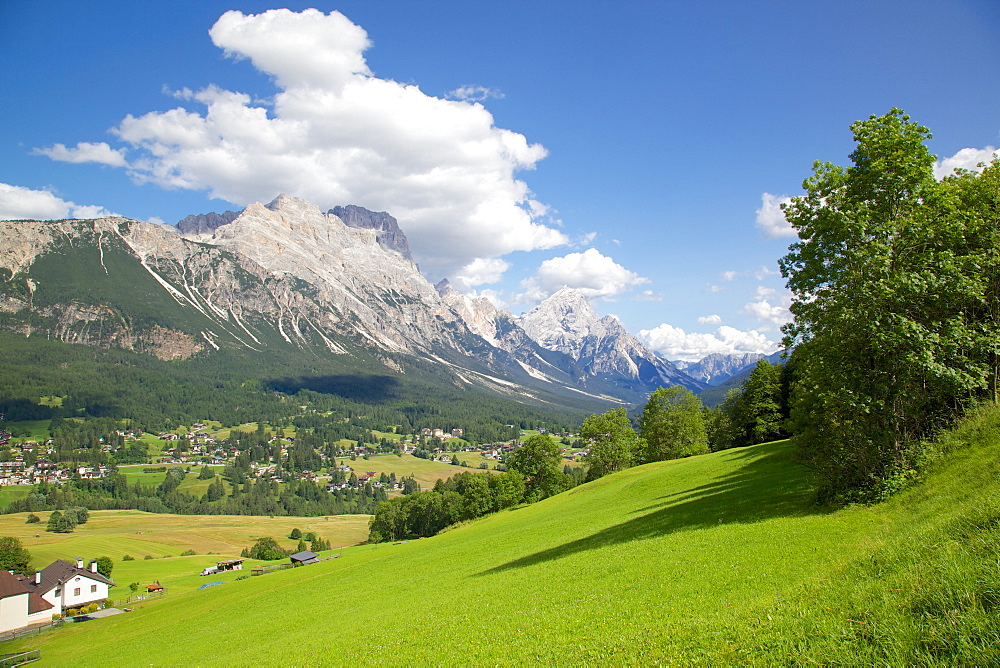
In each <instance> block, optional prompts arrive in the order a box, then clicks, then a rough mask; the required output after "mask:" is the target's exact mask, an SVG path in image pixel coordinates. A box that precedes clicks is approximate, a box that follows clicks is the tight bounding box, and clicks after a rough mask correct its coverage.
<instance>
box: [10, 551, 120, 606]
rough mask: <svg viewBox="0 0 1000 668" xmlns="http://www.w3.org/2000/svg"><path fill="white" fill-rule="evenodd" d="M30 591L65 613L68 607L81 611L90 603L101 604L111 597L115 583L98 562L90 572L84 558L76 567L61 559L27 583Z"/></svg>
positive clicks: (93, 562) (78, 560) (77, 561)
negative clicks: (105, 574)
mask: <svg viewBox="0 0 1000 668" xmlns="http://www.w3.org/2000/svg"><path fill="white" fill-rule="evenodd" d="M24 584H25V585H27V587H28V589H29V590H30V591H33V592H35V593H36V594H38V595H39V596H41V597H42V598H43V599H45V600H46V601H48V602H49V603H51V604H52V605H53V606H55V607H56V608H58V609H57V610H56V611H54V612H60V613H61V612H63V611H64V610H66V609H67V608H79V607H80V606H82V605H88V604H90V603H100V602H101V601H104V600H105V599H106V598H107V597H108V588H110V587H114V586H115V583H114V581H112V580H109V579H108V578H106V577H104V576H103V575H101V574H100V573H98V572H97V561H96V560H93V561H91V562H90V569H89V570H88V569H86V568H84V567H83V559H77V560H76V565H73V564H71V563H70V562H68V561H63V560H62V559H58V560H56V561H53V562H52V563H51V564H49V565H48V566H46V567H45V568H43V569H42V570H40V571H38V572H37V573H35V577H34V578H33V579H29V580H24Z"/></svg>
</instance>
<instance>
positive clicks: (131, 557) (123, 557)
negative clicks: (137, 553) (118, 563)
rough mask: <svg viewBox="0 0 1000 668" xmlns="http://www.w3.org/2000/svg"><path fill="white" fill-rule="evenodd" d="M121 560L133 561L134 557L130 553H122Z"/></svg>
mask: <svg viewBox="0 0 1000 668" xmlns="http://www.w3.org/2000/svg"><path fill="white" fill-rule="evenodd" d="M122 561H135V557H133V556H132V555H131V554H125V555H122Z"/></svg>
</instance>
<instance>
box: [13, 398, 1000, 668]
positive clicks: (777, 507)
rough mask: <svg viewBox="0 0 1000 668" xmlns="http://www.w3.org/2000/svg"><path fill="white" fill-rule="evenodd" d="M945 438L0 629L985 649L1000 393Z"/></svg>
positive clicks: (229, 646)
mask: <svg viewBox="0 0 1000 668" xmlns="http://www.w3.org/2000/svg"><path fill="white" fill-rule="evenodd" d="M946 445H947V447H948V448H951V452H950V454H949V456H948V457H947V458H946V459H943V460H942V462H943V463H941V464H939V465H938V466H937V467H936V469H935V470H933V471H931V472H930V473H929V474H928V478H927V481H926V482H925V483H924V484H921V485H919V486H916V487H914V488H911V489H910V490H908V491H906V492H904V493H902V494H900V495H898V496H897V497H896V498H894V499H892V500H890V501H888V502H886V503H884V504H882V505H880V506H876V507H851V508H845V509H839V510H830V509H824V508H820V507H817V506H815V505H814V504H813V489H812V486H811V482H810V479H809V476H808V475H807V473H806V472H805V471H804V470H803V469H802V468H800V467H799V466H798V465H796V464H795V463H794V462H793V460H792V453H793V448H792V446H791V444H789V443H787V442H779V443H773V444H766V445H762V446H755V447H751V448H745V449H741V450H731V451H726V452H722V453H718V454H713V455H706V456H701V457H694V458H691V459H686V460H678V461H672V462H664V463H659V464H652V465H647V466H642V467H638V468H634V469H630V470H627V471H624V472H621V473H617V474H614V475H612V476H609V477H607V478H604V479H602V480H599V481H597V482H595V483H590V484H588V485H584V486H581V487H577V488H575V489H573V490H570V491H569V492H566V493H563V494H561V495H558V496H556V497H554V498H551V499H548V500H546V501H544V502H541V503H538V504H535V505H532V506H528V507H524V508H519V509H516V510H513V511H509V512H505V513H501V514H498V515H495V516H492V517H489V518H485V519H483V520H481V521H478V522H475V523H472V524H469V525H466V526H463V527H459V528H457V529H454V530H452V531H449V532H446V533H444V534H441V535H439V536H436V537H434V538H429V539H424V540H419V541H413V542H408V543H404V544H400V545H388V544H383V545H377V546H359V547H355V548H350V549H348V550H345V551H344V556H343V557H342V558H341V559H337V560H334V561H330V562H325V563H322V564H318V565H314V566H308V567H305V568H300V569H295V570H291V571H284V572H281V573H276V574H272V575H267V576H264V577H260V578H250V579H247V580H243V581H240V582H231V583H227V584H226V585H225V586H220V587H212V588H209V589H206V590H203V591H197V590H192V591H187V592H180V593H177V594H176V595H172V596H170V597H168V599H165V600H163V601H159V602H154V603H149V604H147V605H146V606H145V607H142V608H140V609H138V610H137V611H136V612H134V613H131V614H128V615H119V616H117V617H114V618H110V619H106V620H101V621H97V622H90V623H87V624H83V625H79V626H73V627H68V628H66V629H63V630H60V631H57V632H53V633H50V634H47V635H45V636H42V637H39V638H34V639H28V640H25V641H18V642H17V643H8V644H5V646H4V648H3V649H4V651H14V649H16V648H31V647H41V649H42V657H43V661H44V662H45V663H47V664H49V665H67V664H70V663H72V662H74V660H75V659H76V658H77V657H79V656H80V655H81V654H80V653H81V651H82V649H81V648H86V650H85V651H86V655H87V657H88V660H89V661H92V662H94V663H95V664H102V665H131V664H135V663H137V662H138V661H139V660H141V661H142V663H143V664H146V663H148V664H150V665H260V664H264V665H343V664H354V663H364V664H370V663H386V664H390V665H424V664H441V665H448V664H460V665H468V664H490V665H494V664H510V663H518V664H542V663H546V664H591V665H593V664H622V663H625V664H639V663H641V664H656V663H661V664H668V665H676V664H706V665H801V664H812V663H821V664H850V665H871V664H890V665H899V664H914V663H915V664H951V665H954V664H956V663H958V664H961V663H966V664H981V665H985V664H993V665H995V664H997V663H998V662H1000V653H998V649H997V648H998V647H1000V643H998V640H1000V636H998V631H1000V621H998V619H997V615H996V612H997V608H998V607H1000V590H998V588H997V584H996V583H997V582H1000V565H998V561H997V558H996V554H997V552H998V547H1000V520H998V518H1000V476H998V473H1000V413H997V412H992V413H990V414H985V415H982V416H979V417H978V418H976V419H975V420H973V421H970V422H969V423H968V424H967V425H965V426H964V427H963V428H962V429H961V430H959V431H958V432H956V433H955V434H953V435H951V436H950V437H949V440H948V441H947V444H946ZM175 638H183V639H184V642H183V643H180V642H166V643H165V642H164V639H175ZM139 648H159V649H139Z"/></svg>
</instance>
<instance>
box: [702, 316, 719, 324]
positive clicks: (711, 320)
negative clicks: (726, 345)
mask: <svg viewBox="0 0 1000 668" xmlns="http://www.w3.org/2000/svg"><path fill="white" fill-rule="evenodd" d="M698 324H699V325H721V324H722V316H720V315H703V316H701V317H699V318H698Z"/></svg>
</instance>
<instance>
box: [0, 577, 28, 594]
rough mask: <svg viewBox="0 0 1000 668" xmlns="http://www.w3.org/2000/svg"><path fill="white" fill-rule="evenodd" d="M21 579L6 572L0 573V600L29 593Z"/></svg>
mask: <svg viewBox="0 0 1000 668" xmlns="http://www.w3.org/2000/svg"><path fill="white" fill-rule="evenodd" d="M30 591H31V590H30V589H28V588H27V587H26V586H25V585H24V582H22V581H21V578H20V577H18V576H17V575H14V574H13V573H10V572H8V571H0V598H7V597H8V596H17V595H18V594H27V593H30Z"/></svg>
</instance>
